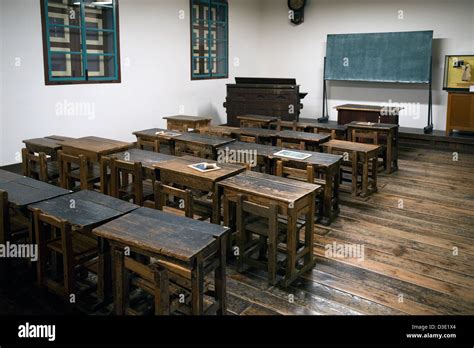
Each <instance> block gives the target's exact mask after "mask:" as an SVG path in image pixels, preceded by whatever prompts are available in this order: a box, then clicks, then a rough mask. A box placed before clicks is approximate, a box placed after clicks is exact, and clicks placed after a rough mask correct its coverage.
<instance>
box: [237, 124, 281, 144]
mask: <svg viewBox="0 0 474 348" xmlns="http://www.w3.org/2000/svg"><path fill="white" fill-rule="evenodd" d="M278 133H279V132H278V131H277V130H273V129H265V128H236V129H235V130H234V131H233V135H234V136H235V137H237V139H239V140H241V141H247V142H254V143H258V144H262V145H267V144H270V145H275V142H276V141H275V139H276V137H277V135H278Z"/></svg>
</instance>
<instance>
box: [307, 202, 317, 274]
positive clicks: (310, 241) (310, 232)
mask: <svg viewBox="0 0 474 348" xmlns="http://www.w3.org/2000/svg"><path fill="white" fill-rule="evenodd" d="M315 210H316V195H315V194H314V193H313V194H312V195H311V198H310V202H309V209H308V212H307V213H306V225H305V246H304V247H305V248H308V253H307V254H306V255H305V257H304V264H305V266H306V265H309V264H311V263H312V262H313V258H314V256H313V246H314V214H315Z"/></svg>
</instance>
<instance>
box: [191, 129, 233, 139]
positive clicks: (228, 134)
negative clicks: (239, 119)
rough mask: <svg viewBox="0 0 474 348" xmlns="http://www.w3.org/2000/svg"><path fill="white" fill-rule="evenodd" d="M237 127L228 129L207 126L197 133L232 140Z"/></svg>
mask: <svg viewBox="0 0 474 348" xmlns="http://www.w3.org/2000/svg"><path fill="white" fill-rule="evenodd" d="M238 129H239V128H238V127H228V126H209V127H204V128H201V129H199V133H201V134H207V135H214V136H217V137H224V138H232V135H233V134H234V132H235V131H236V130H238Z"/></svg>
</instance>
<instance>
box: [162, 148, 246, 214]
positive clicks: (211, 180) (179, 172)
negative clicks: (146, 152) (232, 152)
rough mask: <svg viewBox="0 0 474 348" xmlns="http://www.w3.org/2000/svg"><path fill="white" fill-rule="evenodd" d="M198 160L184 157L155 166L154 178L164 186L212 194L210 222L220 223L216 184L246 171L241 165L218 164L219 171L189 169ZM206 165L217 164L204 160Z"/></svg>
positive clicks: (198, 160) (199, 160)
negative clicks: (175, 186) (174, 186)
mask: <svg viewBox="0 0 474 348" xmlns="http://www.w3.org/2000/svg"><path fill="white" fill-rule="evenodd" d="M200 162H202V160H201V159H200V158H196V157H191V156H184V157H179V158H176V159H174V160H171V161H166V162H161V163H158V164H155V165H154V167H155V169H156V174H155V175H156V178H157V180H159V181H161V182H162V183H164V184H167V183H173V184H177V185H183V186H185V187H187V188H189V189H195V190H201V191H205V192H212V193H213V199H212V204H213V209H212V210H213V214H212V222H214V223H219V221H220V206H221V202H220V196H219V195H218V194H217V185H216V184H217V183H218V182H219V181H222V180H224V179H227V178H228V177H231V176H234V175H237V174H239V173H242V172H244V171H245V170H246V168H245V167H244V166H242V165H238V164H225V163H218V166H219V167H220V168H221V169H220V170H215V171H212V172H207V173H201V172H199V171H197V170H195V169H192V168H190V167H189V165H192V164H196V163H200ZM206 162H208V163H217V162H215V161H210V160H206Z"/></svg>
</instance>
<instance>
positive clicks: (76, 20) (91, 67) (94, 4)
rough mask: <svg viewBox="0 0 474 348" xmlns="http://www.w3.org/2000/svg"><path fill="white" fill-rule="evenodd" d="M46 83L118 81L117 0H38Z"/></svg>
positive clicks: (119, 79)
mask: <svg viewBox="0 0 474 348" xmlns="http://www.w3.org/2000/svg"><path fill="white" fill-rule="evenodd" d="M40 2H41V20H42V26H43V55H44V57H43V58H44V75H45V83H46V85H57V84H87V83H120V82H121V72H120V46H119V21H118V18H119V15H118V7H119V4H118V0H106V1H96V0H41V1H40Z"/></svg>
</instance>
